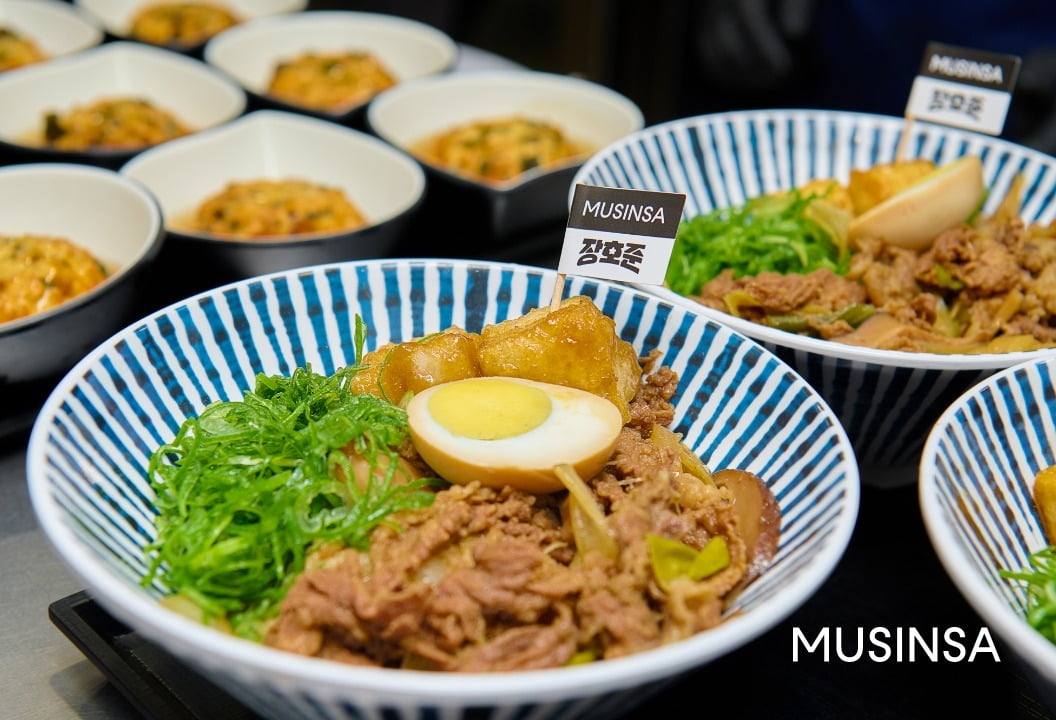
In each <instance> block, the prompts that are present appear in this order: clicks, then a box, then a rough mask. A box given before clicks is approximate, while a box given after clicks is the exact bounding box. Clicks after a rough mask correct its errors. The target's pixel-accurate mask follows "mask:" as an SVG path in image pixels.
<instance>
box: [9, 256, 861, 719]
mask: <svg viewBox="0 0 1056 720" xmlns="http://www.w3.org/2000/svg"><path fill="white" fill-rule="evenodd" d="M555 281H556V276H555V273H553V272H552V271H549V270H542V269H538V268H530V267H526V266H518V265H512V264H501V263H484V262H467V261H457V260H451V261H444V260H429V259H422V260H418V259H393V260H365V261H357V262H349V263H339V264H332V265H323V266H316V267H313V268H305V269H301V270H294V271H286V272H282V273H276V274H272V275H268V276H265V277H262V278H257V279H251V280H245V281H240V282H238V283H235V284H232V285H229V286H226V287H224V288H218V289H216V290H213V291H210V292H207V293H204V294H202V295H199V296H196V297H194V298H190V299H188V300H187V301H184V302H180V303H178V304H176V305H173V306H171V307H168V308H166V309H164V310H161V311H159V312H158V313H156V314H154V315H152V316H150V317H147V318H145V319H143V320H142V321H140V322H137V323H135V324H133V325H132V326H130V327H128V328H126V329H125V330H123V331H121V332H119V333H118V334H116V335H115V336H113V337H112V338H111V339H109V340H107V341H106V342H104V343H102V344H101V345H100V346H99V347H98V348H97V349H96V350H95V351H94V352H93V353H91V354H90V355H89V356H88V357H87V358H85V359H84V360H83V361H82V362H81V363H80V364H79V365H78V366H77V367H75V368H74V369H73V370H71V372H70V373H69V374H68V375H67V376H66V377H65V378H64V379H63V380H62V381H61V382H59V383H58V384H57V386H56V388H55V391H54V393H53V394H52V395H51V396H50V397H49V399H48V400H47V401H46V402H45V404H44V407H43V409H42V412H41V414H40V415H39V416H38V419H37V421H36V423H35V426H34V429H33V432H32V434H31V437H30V442H29V450H28V465H27V469H28V471H27V477H28V484H29V489H30V495H31V498H32V502H33V506H34V508H35V511H36V513H37V517H38V519H39V522H40V526H41V528H42V530H43V532H44V534H45V535H46V537H48V538H49V540H50V542H51V543H52V544H53V546H54V549H55V551H56V552H57V553H58V554H59V555H60V556H61V557H62V558H63V560H64V562H65V563H67V564H68V565H69V568H70V569H71V571H72V572H73V573H75V575H76V577H77V578H78V579H79V580H80V581H82V582H83V583H84V585H85V587H86V588H88V591H89V593H90V594H91V595H92V597H93V598H95V599H96V600H98V601H99V602H100V603H101V604H102V605H103V606H104V607H105V608H107V609H108V610H109V611H111V612H112V613H113V614H114V615H115V616H116V617H117V618H118V619H120V620H122V621H124V622H126V623H127V624H128V625H129V626H130V627H132V628H134V629H135V630H137V631H138V632H141V633H142V634H143V636H144V637H145V638H148V639H150V640H152V641H154V642H157V643H159V644H161V645H162V646H163V647H165V648H167V649H168V650H170V651H171V652H173V653H175V654H176V655H177V656H178V657H181V658H183V659H185V660H186V661H187V662H189V663H191V664H192V665H193V666H195V667H197V668H199V669H201V670H202V671H203V672H204V673H206V676H207V677H210V678H211V679H213V680H214V681H215V682H216V683H218V684H219V685H221V686H223V687H224V688H226V689H227V690H228V691H230V692H231V693H232V694H233V695H234V696H235V697H236V698H238V699H239V700H241V701H243V702H244V703H246V704H248V705H249V706H250V707H251V708H252V709H253V710H254V711H256V712H258V713H260V714H262V715H264V716H266V717H273V718H279V717H281V718H287V719H288V718H300V717H303V718H319V717H327V718H358V717H364V716H367V717H371V716H375V715H379V716H380V715H384V716H386V717H398V718H412V717H445V718H471V717H480V716H487V717H498V716H502V717H552V718H582V717H588V716H592V715H593V716H594V717H613V716H614V715H616V714H617V713H618V711H619V710H621V709H624V710H625V709H627V708H629V707H630V706H631V705H633V703H635V702H636V701H640V700H641V699H642V698H643V697H644V696H645V695H646V694H648V693H649V692H651V691H656V690H657V689H658V688H659V687H661V686H662V685H663V684H664V683H665V682H668V681H671V680H672V679H673V678H675V677H676V676H678V675H679V674H681V673H683V672H684V671H688V670H690V669H691V668H694V667H698V666H700V665H703V664H705V663H708V662H711V661H716V660H718V659H719V658H720V657H722V656H723V655H724V654H726V653H728V652H730V651H732V650H733V649H735V648H737V647H739V646H742V645H743V644H745V643H747V642H749V641H750V640H751V639H752V638H755V637H757V636H758V635H760V634H761V633H763V632H764V631H765V630H767V629H768V628H771V627H773V626H774V624H775V623H777V622H779V621H780V620H781V619H782V618H784V617H786V616H787V615H788V614H789V613H790V612H792V611H793V610H794V609H795V608H796V607H797V606H799V605H800V604H802V603H804V602H806V601H807V600H808V598H810V596H811V595H812V593H813V592H814V591H815V590H816V589H817V588H818V587H819V586H820V584H821V583H822V582H823V580H824V579H825V578H826V577H827V576H828V574H829V573H830V572H831V571H832V569H833V567H834V565H835V563H836V562H837V561H838V559H839V558H840V556H841V554H842V552H843V551H844V549H845V548H846V545H847V542H848V540H849V538H850V534H851V531H852V529H853V526H854V522H855V519H856V515H857V508H858V499H859V481H858V478H857V468H856V465H855V461H854V457H853V453H852V451H851V448H850V445H849V443H848V442H847V438H846V435H845V433H844V431H843V429H842V428H841V427H840V424H839V422H838V421H837V420H836V418H835V417H834V416H833V414H832V412H831V410H830V409H829V408H828V407H826V406H825V404H824V403H823V402H822V401H821V399H820V398H819V397H818V395H817V394H816V393H815V392H814V391H813V390H812V389H811V388H810V387H809V386H808V385H806V383H804V382H803V380H802V379H801V378H800V377H799V376H797V375H796V374H795V373H794V372H792V371H791V370H790V369H789V368H788V367H787V366H786V365H785V364H784V363H782V362H781V361H780V360H778V359H777V358H775V357H774V356H773V355H771V354H770V353H769V352H767V351H766V350H764V349H763V348H761V347H760V346H758V345H757V344H755V343H753V342H751V341H749V340H747V339H745V338H744V337H743V336H741V335H739V334H737V333H735V332H732V331H730V330H729V329H727V328H725V327H723V326H721V325H719V324H718V323H715V322H713V321H711V320H708V319H707V318H705V317H703V316H702V315H699V314H695V313H693V312H691V311H689V310H687V309H684V308H680V307H675V306H672V305H670V304H668V303H666V302H665V301H663V300H661V299H659V298H656V297H651V296H649V295H646V294H644V293H641V292H639V291H637V290H634V289H631V288H628V287H626V286H620V285H617V284H615V283H606V282H604V281H592V280H588V279H583V278H569V279H568V282H567V284H566V288H567V291H568V293H569V294H585V295H588V296H590V297H592V298H593V299H594V302H595V303H596V304H597V306H598V307H599V308H602V309H603V310H604V312H605V313H606V314H607V315H609V316H610V317H612V318H614V320H615V323H616V328H617V330H618V332H619V333H620V334H621V335H622V337H623V338H625V339H627V340H628V341H630V342H631V343H632V344H633V345H634V347H635V348H636V349H638V350H643V349H645V348H652V347H658V348H660V349H661V351H662V358H661V360H662V362H664V363H665V364H668V365H670V366H671V367H672V368H673V369H674V370H675V371H676V372H679V373H680V375H681V379H680V382H679V389H680V392H679V394H678V402H677V406H676V410H675V421H674V424H673V427H675V428H677V429H678V430H679V431H684V432H685V433H686V436H685V437H686V442H687V443H688V444H689V445H690V446H691V447H692V448H693V449H694V451H696V452H698V453H701V454H703V455H704V456H705V457H706V458H707V459H708V460H709V461H710V463H711V466H712V467H716V468H718V467H723V466H727V465H737V466H739V467H744V468H746V469H749V470H752V471H754V472H757V473H759V474H760V475H761V476H763V477H765V478H766V481H767V482H768V483H769V484H770V487H771V489H772V491H773V492H774V494H775V496H776V498H777V501H778V503H779V504H780V506H781V508H782V510H783V521H782V522H783V525H782V541H781V545H780V547H779V549H778V552H777V555H776V556H775V561H774V563H773V564H772V565H771V566H770V567H769V568H768V570H767V571H766V572H765V573H763V575H762V576H760V577H759V578H758V580H757V581H756V582H755V583H754V584H752V585H750V586H748V588H747V589H746V590H745V591H744V592H743V593H742V594H740V595H739V596H738V597H737V599H736V601H735V602H734V603H733V605H732V606H731V607H730V608H729V609H728V611H727V613H726V615H727V619H726V621H725V622H724V623H722V624H720V625H719V626H717V627H715V628H713V629H711V630H707V631H705V632H702V633H699V634H697V635H695V636H693V637H690V638H688V639H685V640H683V641H680V642H676V643H672V644H669V645H667V646H664V647H660V648H657V649H654V650H649V651H645V652H641V653H637V654H632V655H629V656H626V657H623V658H619V659H612V660H605V661H601V662H593V663H588V664H581V665H576V666H569V667H562V668H559V669H555V670H536V671H522V672H495V673H460V674H458V675H455V676H451V675H449V674H443V673H431V672H425V671H417V670H403V669H401V670H394V669H383V668H371V667H356V666H351V665H346V664H341V663H336V662H333V661H327V660H321V659H318V658H309V657H301V656H298V655H294V654H287V653H285V652H280V651H277V650H274V649H272V648H268V647H261V646H259V645H257V644H255V643H251V642H248V641H244V640H241V639H237V638H235V637H233V636H230V635H226V634H224V633H221V632H217V631H215V630H211V629H209V628H207V627H205V626H202V625H199V624H198V623H196V622H194V621H191V620H188V619H187V618H185V617H184V616H182V615H179V614H176V613H172V612H169V611H167V610H165V609H164V608H162V607H161V606H160V605H159V604H158V598H159V596H160V594H161V591H162V588H160V587H158V586H157V584H156V583H155V584H150V585H149V586H146V587H144V586H142V585H140V582H139V581H140V579H141V578H142V577H143V573H144V572H145V565H144V558H143V555H142V553H143V548H144V546H145V545H146V544H147V543H149V542H150V541H151V538H152V537H153V535H154V530H153V523H152V517H153V515H154V512H155V510H154V506H153V502H154V501H153V494H152V491H151V490H150V489H149V486H148V484H147V482H146V481H145V472H146V470H145V468H146V463H147V460H148V456H149V454H150V453H151V451H152V449H153V448H155V447H157V446H158V445H159V444H160V443H161V442H164V441H165V440H166V439H167V438H169V437H171V436H172V435H173V434H174V433H175V431H176V429H177V426H178V425H179V424H180V422H181V421H182V420H183V419H184V418H186V417H187V416H191V415H195V414H197V413H198V412H200V411H201V410H202V408H203V407H204V406H205V405H206V404H207V403H208V402H210V401H212V400H215V399H219V398H233V397H241V391H242V389H243V388H245V387H247V383H251V382H252V380H253V378H254V375H255V374H256V373H258V372H265V373H271V374H276V373H282V374H289V373H290V372H292V370H293V369H294V368H295V367H297V366H303V365H304V364H305V363H310V364H311V366H312V367H313V369H315V370H316V371H319V372H327V373H329V372H333V371H334V370H335V369H336V368H339V367H341V366H344V365H347V364H348V363H351V362H353V361H354V358H355V349H354V345H355V343H354V340H353V338H352V334H353V332H352V328H351V317H352V315H353V314H358V315H360V316H361V317H362V318H363V321H364V322H365V324H366V325H367V327H368V328H370V330H369V332H368V334H367V335H366V345H367V347H368V349H371V348H376V347H378V346H379V345H381V344H382V343H385V342H386V341H389V340H406V339H410V338H413V337H419V336H422V335H424V334H427V333H432V332H436V331H439V330H442V329H444V328H447V327H449V326H450V325H458V326H460V327H464V328H467V329H469V330H479V329H480V328H481V326H482V325H483V324H485V323H492V322H496V321H501V320H502V319H504V318H506V317H512V316H519V315H520V314H521V313H522V312H524V311H526V310H528V309H530V308H533V307H539V306H545V305H548V304H549V303H550V299H551V295H552V293H553V287H554V285H555ZM81 418H85V421H81Z"/></svg>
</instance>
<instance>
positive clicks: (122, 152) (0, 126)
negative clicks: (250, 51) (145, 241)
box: [0, 42, 246, 168]
mask: <svg viewBox="0 0 1056 720" xmlns="http://www.w3.org/2000/svg"><path fill="white" fill-rule="evenodd" d="M128 96H134V97H137V98H141V99H144V100H146V101H148V102H150V103H151V104H153V105H154V106H156V107H158V108H161V109H164V110H167V111H169V112H171V113H172V114H173V115H175V116H176V117H177V118H178V119H179V120H181V121H182V122H183V123H184V124H185V125H187V126H189V128H190V129H191V131H192V132H193V131H198V130H203V129H206V128H210V127H214V126H216V125H220V124H222V123H225V122H227V121H229V120H232V119H233V118H236V117H238V116H239V115H241V114H242V112H243V110H244V109H245V103H246V97H245V93H243V92H242V90H241V89H240V88H239V87H238V86H237V85H235V84H234V83H232V82H231V81H229V80H227V79H226V78H225V77H223V76H222V75H221V74H220V73H218V72H216V71H215V70H213V69H211V68H210V67H208V66H207V65H205V64H204V63H202V62H201V61H198V60H193V59H191V58H188V57H184V56H182V55H178V54H177V53H173V52H170V51H168V50H162V49H160V48H154V47H150V46H147V45H142V44H139V43H127V42H114V43H107V44H105V45H100V46H99V47H96V48H91V49H89V50H85V51H83V52H80V53H77V54H75V55H70V56H68V57H64V58H58V59H56V60H52V61H51V62H47V63H42V64H39V65H35V66H30V67H27V68H24V69H22V70H19V71H18V72H15V73H5V74H4V75H2V76H0V106H3V107H4V109H5V110H4V112H3V113H2V114H0V147H2V148H4V149H6V150H7V151H8V152H9V153H10V154H11V155H12V156H13V157H17V158H18V159H19V160H21V161H24V162H25V161H30V162H32V161H37V162H45V161H48V162H60V161H61V162H84V163H90V164H95V165H101V166H106V167H109V168H117V167H119V166H120V165H121V164H122V163H124V162H125V161H127V160H128V159H129V158H130V157H132V156H133V155H135V154H136V153H137V152H140V151H141V150H142V148H118V149H105V148H99V149H88V150H64V149H60V148H53V147H49V146H44V145H38V144H36V142H35V140H34V135H35V134H36V133H39V132H40V130H41V128H42V125H43V122H44V117H45V114H46V113H49V112H64V111H67V110H69V109H71V108H73V107H75V106H79V105H85V104H88V103H91V102H95V101H98V100H104V99H111V98H116V97H128Z"/></svg>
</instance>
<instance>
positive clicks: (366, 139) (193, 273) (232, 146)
mask: <svg viewBox="0 0 1056 720" xmlns="http://www.w3.org/2000/svg"><path fill="white" fill-rule="evenodd" d="M121 174H122V175H126V176H128V177H131V178H134V179H136V180H138V181H140V182H142V183H143V184H144V185H145V186H146V187H147V188H148V189H149V190H150V191H151V193H153V194H154V196H155V197H156V198H157V199H158V202H159V203H160V204H161V209H162V213H163V215H164V217H165V222H166V228H167V230H168V232H169V241H168V243H167V245H166V249H165V252H164V259H163V262H164V264H165V266H166V267H169V268H171V270H172V274H171V275H170V277H171V278H172V279H173V280H174V281H176V282H177V283H178V285H177V288H178V289H177V292H176V293H175V295H176V296H178V297H184V296H186V295H189V294H191V293H192V292H197V291H199V290H204V289H206V288H208V287H212V286H214V285H219V284H223V283H226V282H230V281H233V280H238V279H241V278H245V277H251V276H253V275H261V274H264V273H267V272H273V271H276V270H285V269H288V268H293V267H301V266H304V265H317V264H320V263H323V262H336V261H340V260H355V259H361V258H370V257H385V256H387V255H389V254H390V253H391V251H392V250H393V248H394V247H395V246H396V245H397V244H398V243H399V241H400V240H401V238H402V237H403V233H404V231H405V230H406V227H407V223H408V222H409V221H410V219H411V218H412V216H413V215H414V213H415V212H416V211H417V210H418V208H419V206H420V203H421V199H422V196H423V194H424V192H425V175H424V173H423V172H422V170H421V168H420V167H418V165H417V163H415V162H414V161H413V160H411V159H410V158H409V157H407V156H406V155H404V154H403V153H400V152H398V151H396V150H394V149H393V148H392V147H390V146H389V145H386V144H385V143H383V142H382V141H380V140H378V139H377V138H375V137H372V136H370V135H367V134H365V133H361V132H358V131H356V130H352V129H350V128H346V127H342V126H340V125H336V124H334V123H329V122H326V121H324V120H317V119H315V118H310V117H306V116H304V115H296V114H293V113H287V112H280V111H275V110H258V111H256V112H253V113H249V114H248V115H245V116H243V117H241V118H239V119H238V120H235V121H234V122H231V123H228V124H227V125H224V126H222V127H219V128H215V129H213V130H209V131H206V132H202V133H198V134H195V135H192V136H190V137H187V138H181V139H179V140H174V141H172V142H168V143H165V144H163V145H160V146H158V147H156V148H153V149H151V150H147V151H146V152H143V153H141V154H140V155H139V156H137V157H135V158H133V159H132V160H131V161H129V162H128V163H127V164H126V165H125V166H124V167H122V168H121ZM260 179H273V180H278V179H300V180H307V181H309V182H314V183H318V184H321V185H326V186H329V187H336V188H339V189H340V190H342V191H344V193H345V195H346V196H347V197H348V198H349V200H351V201H352V202H353V203H354V204H355V205H356V206H357V207H358V208H359V209H360V210H361V211H362V212H363V215H364V216H365V217H366V218H367V220H368V222H369V224H368V225H367V226H366V227H363V228H359V229H356V230H352V231H341V232H336V233H327V234H313V235H311V236H301V237H297V236H291V237H279V238H274V239H272V238H269V239H267V240H233V239H225V238H220V237H216V236H214V235H210V234H208V233H202V232H195V231H192V230H188V229H187V228H186V226H183V227H181V225H180V223H179V222H178V220H179V219H180V218H185V217H187V216H189V215H193V214H194V212H195V210H196V208H197V207H198V205H199V204H201V203H202V202H203V201H204V200H205V199H206V198H208V197H209V196H211V195H213V194H215V193H217V192H220V191H221V190H223V189H224V187H225V186H226V185H227V184H228V183H230V182H234V181H248V180H260ZM173 299H175V298H173Z"/></svg>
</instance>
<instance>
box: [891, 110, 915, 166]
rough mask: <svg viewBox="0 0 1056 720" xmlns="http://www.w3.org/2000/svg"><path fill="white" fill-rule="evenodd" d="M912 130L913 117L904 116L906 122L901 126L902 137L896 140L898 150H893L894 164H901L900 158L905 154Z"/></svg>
mask: <svg viewBox="0 0 1056 720" xmlns="http://www.w3.org/2000/svg"><path fill="white" fill-rule="evenodd" d="M912 130H913V116H912V115H906V122H905V124H904V125H903V126H902V137H900V138H899V139H898V148H897V149H896V150H895V162H896V163H899V162H902V156H903V155H905V153H906V146H907V145H908V144H909V136H910V132H911V131H912Z"/></svg>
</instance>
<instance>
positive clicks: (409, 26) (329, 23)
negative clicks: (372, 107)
mask: <svg viewBox="0 0 1056 720" xmlns="http://www.w3.org/2000/svg"><path fill="white" fill-rule="evenodd" d="M306 51H313V52H368V53H370V54H372V55H374V56H375V57H376V58H377V59H378V61H379V62H380V63H381V64H382V66H383V67H385V68H386V69H387V70H388V71H389V72H390V73H391V75H392V76H393V78H394V79H395V80H396V82H397V83H398V84H399V83H403V82H406V81H409V80H414V79H416V78H421V77H427V76H431V75H436V74H441V73H446V72H447V71H449V70H451V69H452V68H453V67H454V65H455V61H456V59H457V57H458V47H457V45H455V42H454V41H453V40H452V39H451V38H450V37H448V36H447V35H446V34H444V33H443V32H441V31H440V30H438V29H437V28H434V27H432V26H430V25H426V24H425V23H421V22H418V21H416V20H410V19H408V18H403V17H397V16H395V15H385V14H381V13H366V12H352V11H343V10H335V11H311V12H301V13H291V14H288V15H282V16H275V17H264V18H260V19H257V20H253V21H251V22H247V23H245V24H243V25H239V26H236V27H233V28H231V29H229V30H226V31H224V32H222V33H220V34H219V35H217V36H216V37H215V38H213V39H212V40H210V41H209V42H208V43H207V45H206V47H205V52H204V58H205V61H206V62H207V63H209V64H210V65H212V66H213V67H214V68H216V69H218V70H220V71H221V72H223V73H225V74H226V75H228V76H229V77H230V78H232V79H233V80H234V81H235V82H237V83H238V84H239V85H240V86H241V87H242V88H243V89H244V90H245V91H246V93H247V94H248V95H249V98H250V103H251V105H252V107H254V108H256V109H260V108H265V109H277V110H285V111H288V112H297V113H303V114H305V115H310V116H313V117H318V118H321V119H323V120H331V121H333V122H337V123H340V124H343V125H349V126H351V127H356V128H358V129H362V128H363V127H364V126H365V123H364V116H365V110H366V107H367V105H368V104H369V102H370V98H367V99H365V100H363V101H362V102H360V103H358V104H356V105H352V106H347V107H342V108H340V109H336V110H333V111H330V110H323V109H318V108H312V107H308V106H304V105H300V104H296V103H291V102H286V101H283V100H280V99H278V98H275V97H273V96H271V95H269V94H268V85H269V83H270V81H271V78H272V75H273V73H274V72H275V68H276V67H277V66H278V64H279V63H280V62H283V61H287V60H291V59H293V58H295V57H297V56H298V55H300V54H302V53H304V52H306Z"/></svg>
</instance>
